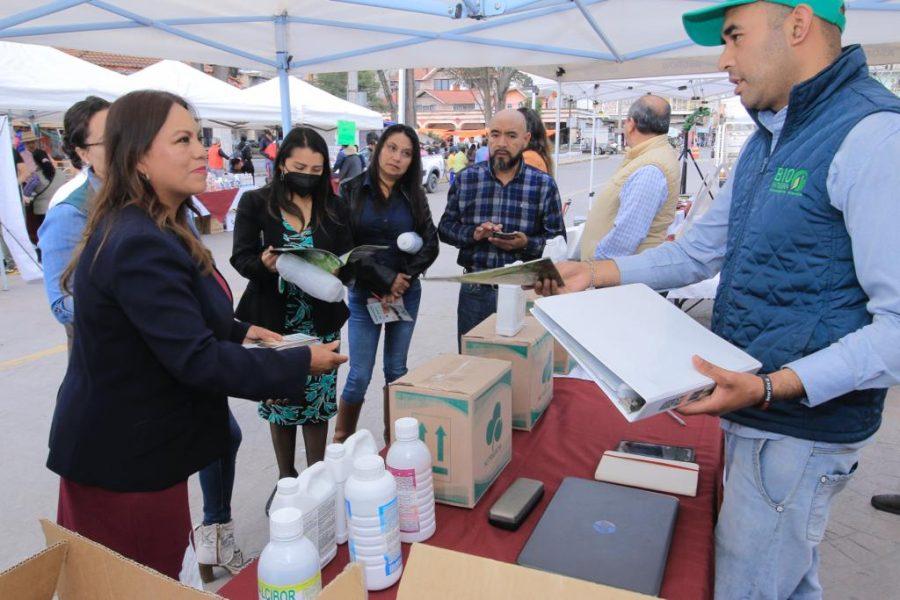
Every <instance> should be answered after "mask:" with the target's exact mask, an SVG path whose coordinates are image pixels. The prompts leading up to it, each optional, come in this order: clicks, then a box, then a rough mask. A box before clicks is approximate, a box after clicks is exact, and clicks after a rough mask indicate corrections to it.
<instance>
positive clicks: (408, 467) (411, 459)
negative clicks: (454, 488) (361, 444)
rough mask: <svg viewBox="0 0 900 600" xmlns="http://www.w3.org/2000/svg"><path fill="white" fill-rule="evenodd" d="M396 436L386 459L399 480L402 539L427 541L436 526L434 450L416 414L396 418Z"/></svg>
mask: <svg viewBox="0 0 900 600" xmlns="http://www.w3.org/2000/svg"><path fill="white" fill-rule="evenodd" d="M394 439H395V440H396V441H395V442H394V443H393V444H391V447H390V449H389V450H388V453H387V460H386V462H387V468H388V471H390V473H391V475H393V476H394V480H395V481H396V483H397V499H398V504H399V508H400V541H401V542H406V543H408V544H412V543H414V542H424V541H425V540H427V539H428V538H430V537H431V536H432V535H434V530H435V528H436V522H435V514H434V481H433V480H432V477H431V452H429V450H428V446H426V445H425V443H424V442H423V441H421V440H420V439H419V421H418V420H417V419H414V418H412V417H403V418H400V419H397V420H396V421H394Z"/></svg>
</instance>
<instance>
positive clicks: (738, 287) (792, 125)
mask: <svg viewBox="0 0 900 600" xmlns="http://www.w3.org/2000/svg"><path fill="white" fill-rule="evenodd" d="M880 111H894V112H900V99H898V98H897V97H896V96H895V95H893V94H892V93H890V92H889V91H888V90H887V89H885V88H884V86H882V85H881V84H880V83H879V82H877V81H876V80H875V79H873V78H872V77H870V76H869V72H868V69H867V67H866V56H865V54H864V53H863V51H862V48H860V47H859V46H850V47H848V48H846V49H845V50H844V51H843V52H842V53H841V55H840V57H838V59H837V60H836V61H835V62H834V63H832V65H831V66H829V67H828V68H827V69H825V70H824V71H822V72H821V73H819V74H818V75H817V76H815V77H814V78H813V79H810V80H809V81H806V82H804V83H802V84H800V85H798V86H796V87H794V89H793V90H792V91H791V95H790V100H789V103H788V112H787V118H786V119H785V122H784V128H783V130H782V132H781V136H780V138H779V140H778V143H777V145H776V147H775V149H774V151H771V153H770V147H771V142H772V135H771V134H770V133H769V131H767V130H766V129H765V128H764V127H760V128H759V130H758V131H757V132H756V133H755V134H754V135H753V136H752V137H751V138H750V139H749V140H748V141H747V144H746V146H745V147H744V150H743V153H742V155H741V159H740V161H739V162H738V165H737V167H736V168H735V170H734V175H733V176H734V192H733V195H732V205H731V214H730V227H729V232H728V241H727V248H726V255H725V263H724V265H723V267H722V272H721V282H720V284H719V290H718V294H717V297H716V304H715V309H714V311H713V324H712V326H713V331H715V332H716V333H717V334H719V335H720V336H722V337H724V338H725V339H727V340H729V341H731V342H732V343H733V344H735V345H737V346H739V347H740V348H743V349H744V350H746V351H747V352H748V353H749V354H751V355H752V356H754V357H756V358H757V359H758V360H759V361H760V362H762V372H763V373H769V372H772V371H777V370H778V369H780V368H781V367H783V366H784V365H785V364H787V363H789V362H791V361H793V360H796V359H798V358H800V357H802V356H806V355H808V354H811V353H813V352H816V351H817V350H820V349H822V348H825V347H826V346H829V345H830V344H832V343H834V342H836V341H837V340H839V339H840V338H841V337H843V336H845V335H846V334H848V333H850V332H852V331H855V330H857V329H859V328H860V327H863V326H865V325H867V324H869V323H871V321H872V316H871V315H870V314H869V313H868V311H867V310H866V303H867V302H868V297H867V296H866V294H865V292H864V291H863V289H862V287H861V286H860V284H859V281H858V280H857V278H856V270H855V268H854V264H853V251H852V248H851V243H850V235H849V233H848V232H847V229H846V227H845V226H844V220H843V215H842V213H841V212H840V211H838V210H837V209H835V208H834V207H833V206H832V205H831V203H830V199H829V196H828V190H827V186H826V181H827V177H828V169H829V167H830V166H831V162H832V159H833V158H834V155H835V154H836V153H837V151H838V149H839V148H840V146H841V143H842V142H843V141H844V138H845V137H846V136H847V134H848V133H849V132H850V130H851V129H853V127H854V126H855V125H856V124H857V123H859V122H860V121H861V120H862V119H864V118H865V117H867V116H868V115H871V114H873V113H875V112H880ZM751 116H752V117H753V118H754V119H757V115H756V113H754V112H751ZM757 123H759V121H757ZM872 150H873V151H877V149H874V148H873V149H872ZM885 394H886V391H885V390H860V391H855V392H851V393H849V394H846V395H844V396H841V397H839V398H835V399H832V400H830V401H828V402H825V403H824V404H821V405H819V406H817V407H815V408H809V407H807V406H805V405H803V404H801V403H800V402H780V403H773V404H772V405H771V407H770V408H769V410H768V411H765V412H763V411H761V410H759V409H757V408H748V409H744V410H740V411H736V412H733V413H730V414H728V415H726V416H725V418H726V419H729V420H731V421H735V422H737V423H740V424H741V425H746V426H749V427H755V428H757V429H762V430H765V431H771V432H775V433H781V434H786V435H789V436H793V437H798V438H803V439H810V440H817V441H823V442H834V443H852V442H857V441H860V440H863V439H865V438H867V437H869V436H871V435H872V434H873V433H875V431H876V430H877V429H878V427H879V425H880V424H881V412H882V408H883V406H884V397H885Z"/></svg>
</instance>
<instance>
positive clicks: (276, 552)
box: [257, 507, 322, 600]
mask: <svg viewBox="0 0 900 600" xmlns="http://www.w3.org/2000/svg"><path fill="white" fill-rule="evenodd" d="M257 583H258V586H259V598H260V600H282V599H283V598H291V599H293V600H312V599H313V598H315V597H316V596H318V595H319V592H321V591H322V573H321V571H320V569H319V553H318V552H317V551H316V547H315V546H313V543H312V542H310V541H309V540H308V539H306V538H305V537H304V536H303V513H302V512H301V511H299V510H297V509H296V508H290V507H288V508H280V509H278V510H276V511H273V512H272V513H271V516H270V517H269V543H268V544H266V547H265V548H264V549H263V551H262V554H261V555H260V557H259V564H258V566H257Z"/></svg>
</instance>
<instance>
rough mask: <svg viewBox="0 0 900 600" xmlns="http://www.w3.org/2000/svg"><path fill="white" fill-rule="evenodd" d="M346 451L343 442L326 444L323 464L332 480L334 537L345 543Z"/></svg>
mask: <svg viewBox="0 0 900 600" xmlns="http://www.w3.org/2000/svg"><path fill="white" fill-rule="evenodd" d="M345 455H346V451H345V450H344V445H343V444H328V446H327V447H326V448H325V466H327V467H328V472H329V473H331V478H332V479H333V480H334V492H335V493H334V508H335V513H334V517H335V519H334V539H335V541H336V542H337V543H338V544H345V543H347V509H346V507H345V506H344V484H345V483H346V482H347V477H349V476H350V469H349V468H348V466H345V461H344V456H345Z"/></svg>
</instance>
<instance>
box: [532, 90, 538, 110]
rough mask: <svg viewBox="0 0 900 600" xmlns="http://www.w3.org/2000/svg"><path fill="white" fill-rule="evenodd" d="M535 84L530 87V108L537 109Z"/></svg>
mask: <svg viewBox="0 0 900 600" xmlns="http://www.w3.org/2000/svg"><path fill="white" fill-rule="evenodd" d="M537 95H538V89H537V86H535V87H533V88H531V110H537Z"/></svg>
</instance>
